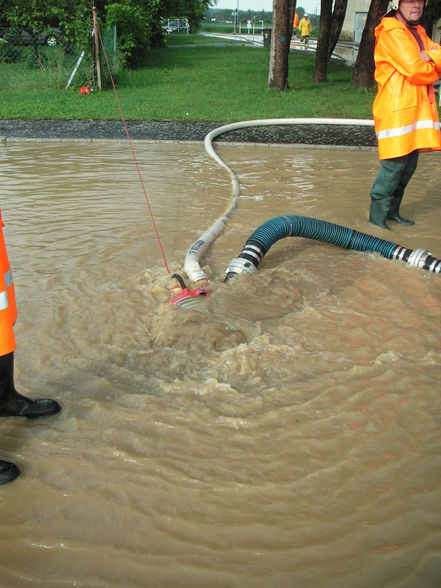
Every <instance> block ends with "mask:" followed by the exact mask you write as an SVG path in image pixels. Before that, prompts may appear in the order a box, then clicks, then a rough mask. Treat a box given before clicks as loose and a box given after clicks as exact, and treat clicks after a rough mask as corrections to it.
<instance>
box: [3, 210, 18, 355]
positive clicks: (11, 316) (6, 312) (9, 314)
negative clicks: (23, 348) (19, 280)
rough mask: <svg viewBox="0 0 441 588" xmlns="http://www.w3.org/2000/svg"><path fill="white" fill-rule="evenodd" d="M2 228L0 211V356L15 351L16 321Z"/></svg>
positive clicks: (12, 283)
mask: <svg viewBox="0 0 441 588" xmlns="http://www.w3.org/2000/svg"><path fill="white" fill-rule="evenodd" d="M3 227H4V223H3V220H2V212H1V209H0V355H6V354H7V353H11V351H14V349H15V337H14V329H13V326H14V323H15V321H16V320H17V307H16V305H15V290H14V280H13V278H12V272H11V268H10V266H9V260H8V254H7V252H6V244H5V239H4V237H3Z"/></svg>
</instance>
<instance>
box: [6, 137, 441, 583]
mask: <svg viewBox="0 0 441 588" xmlns="http://www.w3.org/2000/svg"><path fill="white" fill-rule="evenodd" d="M216 149H217V152H218V153H219V155H221V157H222V158H223V159H224V160H225V161H226V162H227V163H228V164H229V165H230V166H231V168H232V169H233V170H234V171H235V172H236V173H237V174H238V177H239V180H240V185H241V191H242V196H241V198H240V200H239V204H238V207H237V209H236V211H235V213H234V214H233V216H232V218H231V220H230V222H229V224H228V225H227V227H226V229H225V231H224V233H223V234H222V235H221V236H220V237H219V238H218V239H217V240H216V241H215V243H214V244H213V246H212V248H211V249H210V250H209V252H208V255H207V257H206V258H205V259H204V261H203V264H202V265H203V268H204V270H205V271H206V272H207V274H208V275H209V276H210V279H211V280H212V286H213V292H212V294H211V295H210V296H208V297H206V298H201V299H200V300H199V301H198V302H199V304H196V306H194V307H191V308H187V309H184V308H177V307H176V306H174V305H172V304H170V303H169V286H170V284H171V280H170V274H171V273H173V272H176V271H177V272H181V273H182V270H183V262H184V258H185V253H186V250H187V249H188V247H189V246H190V245H191V244H192V243H193V242H194V241H195V240H196V239H197V238H198V236H200V234H202V232H203V231H205V229H206V228H208V227H209V226H210V225H211V224H212V223H213V222H214V220H216V219H217V218H218V217H219V216H220V215H221V214H222V213H223V211H224V210H225V209H226V207H227V206H228V205H229V202H230V200H231V186H230V178H229V177H228V174H227V173H226V171H225V170H224V169H222V168H221V167H220V166H219V165H218V164H217V163H216V162H215V161H214V160H213V159H211V158H210V157H209V156H208V155H207V154H206V152H205V150H204V146H203V144H202V143H189V144H178V143H174V144H173V143H156V144H155V143H142V142H140V143H136V144H135V152H136V156H137V160H138V163H139V168H140V172H141V174H142V177H143V181H144V184H145V189H146V194H147V196H148V201H149V204H150V206H151V209H152V211H153V214H154V217H155V222H156V226H157V231H158V234H159V237H160V240H161V244H162V247H163V251H164V256H165V259H164V257H163V256H162V254H161V250H160V247H159V245H158V241H157V238H156V235H155V231H154V227H153V225H152V221H151V219H150V216H149V212H148V206H147V203H146V199H145V197H144V194H143V191H142V188H141V186H140V182H139V179H138V175H137V172H136V168H135V166H134V163H133V160H132V155H131V153H130V150H129V148H128V146H127V144H126V143H120V142H103V143H99V142H96V143H93V142H90V143H76V142H62V141H61V142H46V143H44V142H32V141H22V142H8V143H5V144H3V145H1V146H0V178H1V182H0V203H1V206H2V214H3V219H4V222H5V225H6V226H5V236H6V242H7V245H8V251H9V257H10V261H11V265H12V268H13V271H14V277H15V284H16V292H17V302H18V310H19V319H18V322H17V324H16V338H17V350H16V374H15V377H16V385H17V389H18V390H19V391H20V392H22V393H24V394H27V395H29V396H33V397H35V398H37V397H45V396H49V397H53V398H56V399H57V400H58V401H59V402H60V404H61V405H62V407H63V411H62V412H61V414H60V415H58V416H55V417H50V418H43V419H39V420H38V421H33V422H32V421H26V420H25V419H13V418H8V419H2V420H1V422H0V456H1V457H2V458H4V459H8V460H11V461H14V462H16V463H17V464H18V465H19V467H20V469H21V470H22V475H21V476H20V477H19V478H18V479H17V480H16V481H14V482H13V483H11V484H8V485H5V486H2V487H1V489H0V513H1V514H0V586H1V587H2V588H16V587H17V588H19V587H20V588H21V587H25V586H26V587H28V586H41V587H42V588H64V587H69V586H78V587H85V588H114V587H121V588H138V587H139V588H144V587H147V588H150V587H151V588H156V587H158V588H161V587H167V588H169V587H170V588H187V587H188V588H194V587H197V588H199V587H201V588H275V587H277V588H304V587H305V588H373V587H375V588H432V587H433V588H439V586H440V585H441V509H440V504H441V384H440V382H441V340H440V318H441V275H435V274H429V273H427V272H424V271H423V270H419V269H414V268H411V267H408V266H407V265H406V264H404V263H401V262H399V261H390V260H387V259H385V258H383V257H381V256H380V255H378V254H366V253H357V252H353V251H347V250H344V249H340V248H338V247H335V246H332V245H325V244H322V243H319V242H316V241H311V240H307V239H301V238H287V239H283V240H281V241H279V242H278V243H276V244H275V245H274V246H273V247H272V248H271V250H270V251H269V253H268V254H267V256H266V257H265V259H264V260H263V262H262V263H261V265H260V266H259V270H258V272H256V273H255V274H253V275H242V276H239V277H237V278H236V279H235V280H232V281H231V282H230V283H229V284H224V283H223V278H224V275H225V269H226V266H227V264H228V262H229V261H230V260H231V259H233V258H234V257H236V256H237V255H238V254H239V253H240V251H241V249H242V246H243V244H244V243H245V241H246V239H247V238H248V236H249V235H250V234H251V233H252V232H253V231H254V230H255V229H256V228H257V227H258V226H259V225H260V224H261V223H263V222H264V221H266V220H268V219H270V218H272V217H276V216H280V215H286V214H288V215H296V214H297V215H306V216H313V217H316V218H320V219H324V220H328V221H331V222H334V223H338V224H342V225H344V226H349V227H353V228H356V229H357V230H359V231H363V232H367V233H371V234H373V235H376V236H379V237H382V238H385V239H388V240H390V241H393V242H396V243H400V244H402V245H404V246H406V247H409V248H412V249H415V248H419V247H423V248H426V249H429V250H430V251H431V252H432V254H433V255H434V256H436V257H441V231H440V226H441V189H440V180H441V171H440V169H441V167H440V163H441V159H440V157H439V156H436V155H428V156H422V157H421V159H420V164H419V167H418V170H417V173H416V175H415V177H414V178H413V180H412V182H411V185H410V186H409V188H408V191H407V194H406V197H405V199H404V202H403V206H402V213H403V214H404V215H405V216H410V217H411V218H414V219H415V221H416V224H415V226H414V227H402V226H398V225H396V224H392V225H391V226H392V227H393V228H392V230H391V231H385V230H383V229H380V228H378V227H375V226H373V225H370V224H369V223H368V222H367V216H368V205H369V190H370V187H371V184H372V181H373V179H374V177H375V175H376V173H377V171H378V161H377V153H376V151H375V150H357V151H355V150H352V151H350V150H349V151H347V150H342V149H331V148H329V149H328V148H327V149H306V148H300V147H293V146H274V145H273V146H266V145H260V146H257V145H244V144H236V145H232V144H222V145H219V146H218V147H216ZM166 263H167V266H166ZM167 267H168V271H167V269H166V268H167Z"/></svg>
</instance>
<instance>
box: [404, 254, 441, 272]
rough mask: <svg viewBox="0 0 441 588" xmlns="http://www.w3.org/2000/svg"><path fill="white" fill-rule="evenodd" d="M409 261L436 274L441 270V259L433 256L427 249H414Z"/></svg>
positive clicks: (412, 264) (414, 265) (410, 263)
mask: <svg viewBox="0 0 441 588" xmlns="http://www.w3.org/2000/svg"><path fill="white" fill-rule="evenodd" d="M407 263H408V264H409V265H410V266H412V267H417V268H420V269H425V270H427V271H429V272H433V273H436V274H439V273H440V272H441V260H439V259H437V258H436V257H433V256H432V254H431V253H430V251H427V249H414V250H413V251H412V252H411V253H410V255H409V257H408V259H407Z"/></svg>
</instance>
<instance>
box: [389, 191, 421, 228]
mask: <svg viewBox="0 0 441 588" xmlns="http://www.w3.org/2000/svg"><path fill="white" fill-rule="evenodd" d="M403 195H404V186H399V187H398V188H397V190H395V192H394V195H393V197H392V202H391V205H390V209H389V214H388V215H387V218H388V219H389V220H392V221H395V222H396V223H400V225H406V226H409V227H410V226H412V225H414V224H415V221H413V220H411V219H410V218H404V216H401V215H400V205H401V201H402V199H403Z"/></svg>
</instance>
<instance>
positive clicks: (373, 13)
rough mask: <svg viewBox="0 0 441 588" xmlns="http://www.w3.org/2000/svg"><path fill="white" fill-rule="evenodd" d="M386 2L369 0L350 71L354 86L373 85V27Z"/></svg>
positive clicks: (384, 9)
mask: <svg viewBox="0 0 441 588" xmlns="http://www.w3.org/2000/svg"><path fill="white" fill-rule="evenodd" d="M388 4H389V0H371V5H370V6H369V12H368V15H367V18H366V24H365V26H364V30H363V34H362V36H361V41H360V48H359V49H358V55H357V60H356V61H355V66H354V71H353V72H352V86H354V87H355V88H372V86H373V85H374V82H375V79H374V73H375V62H374V48H375V27H376V26H377V25H378V23H379V22H380V20H381V17H382V16H384V15H385V14H386V10H387V6H388Z"/></svg>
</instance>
